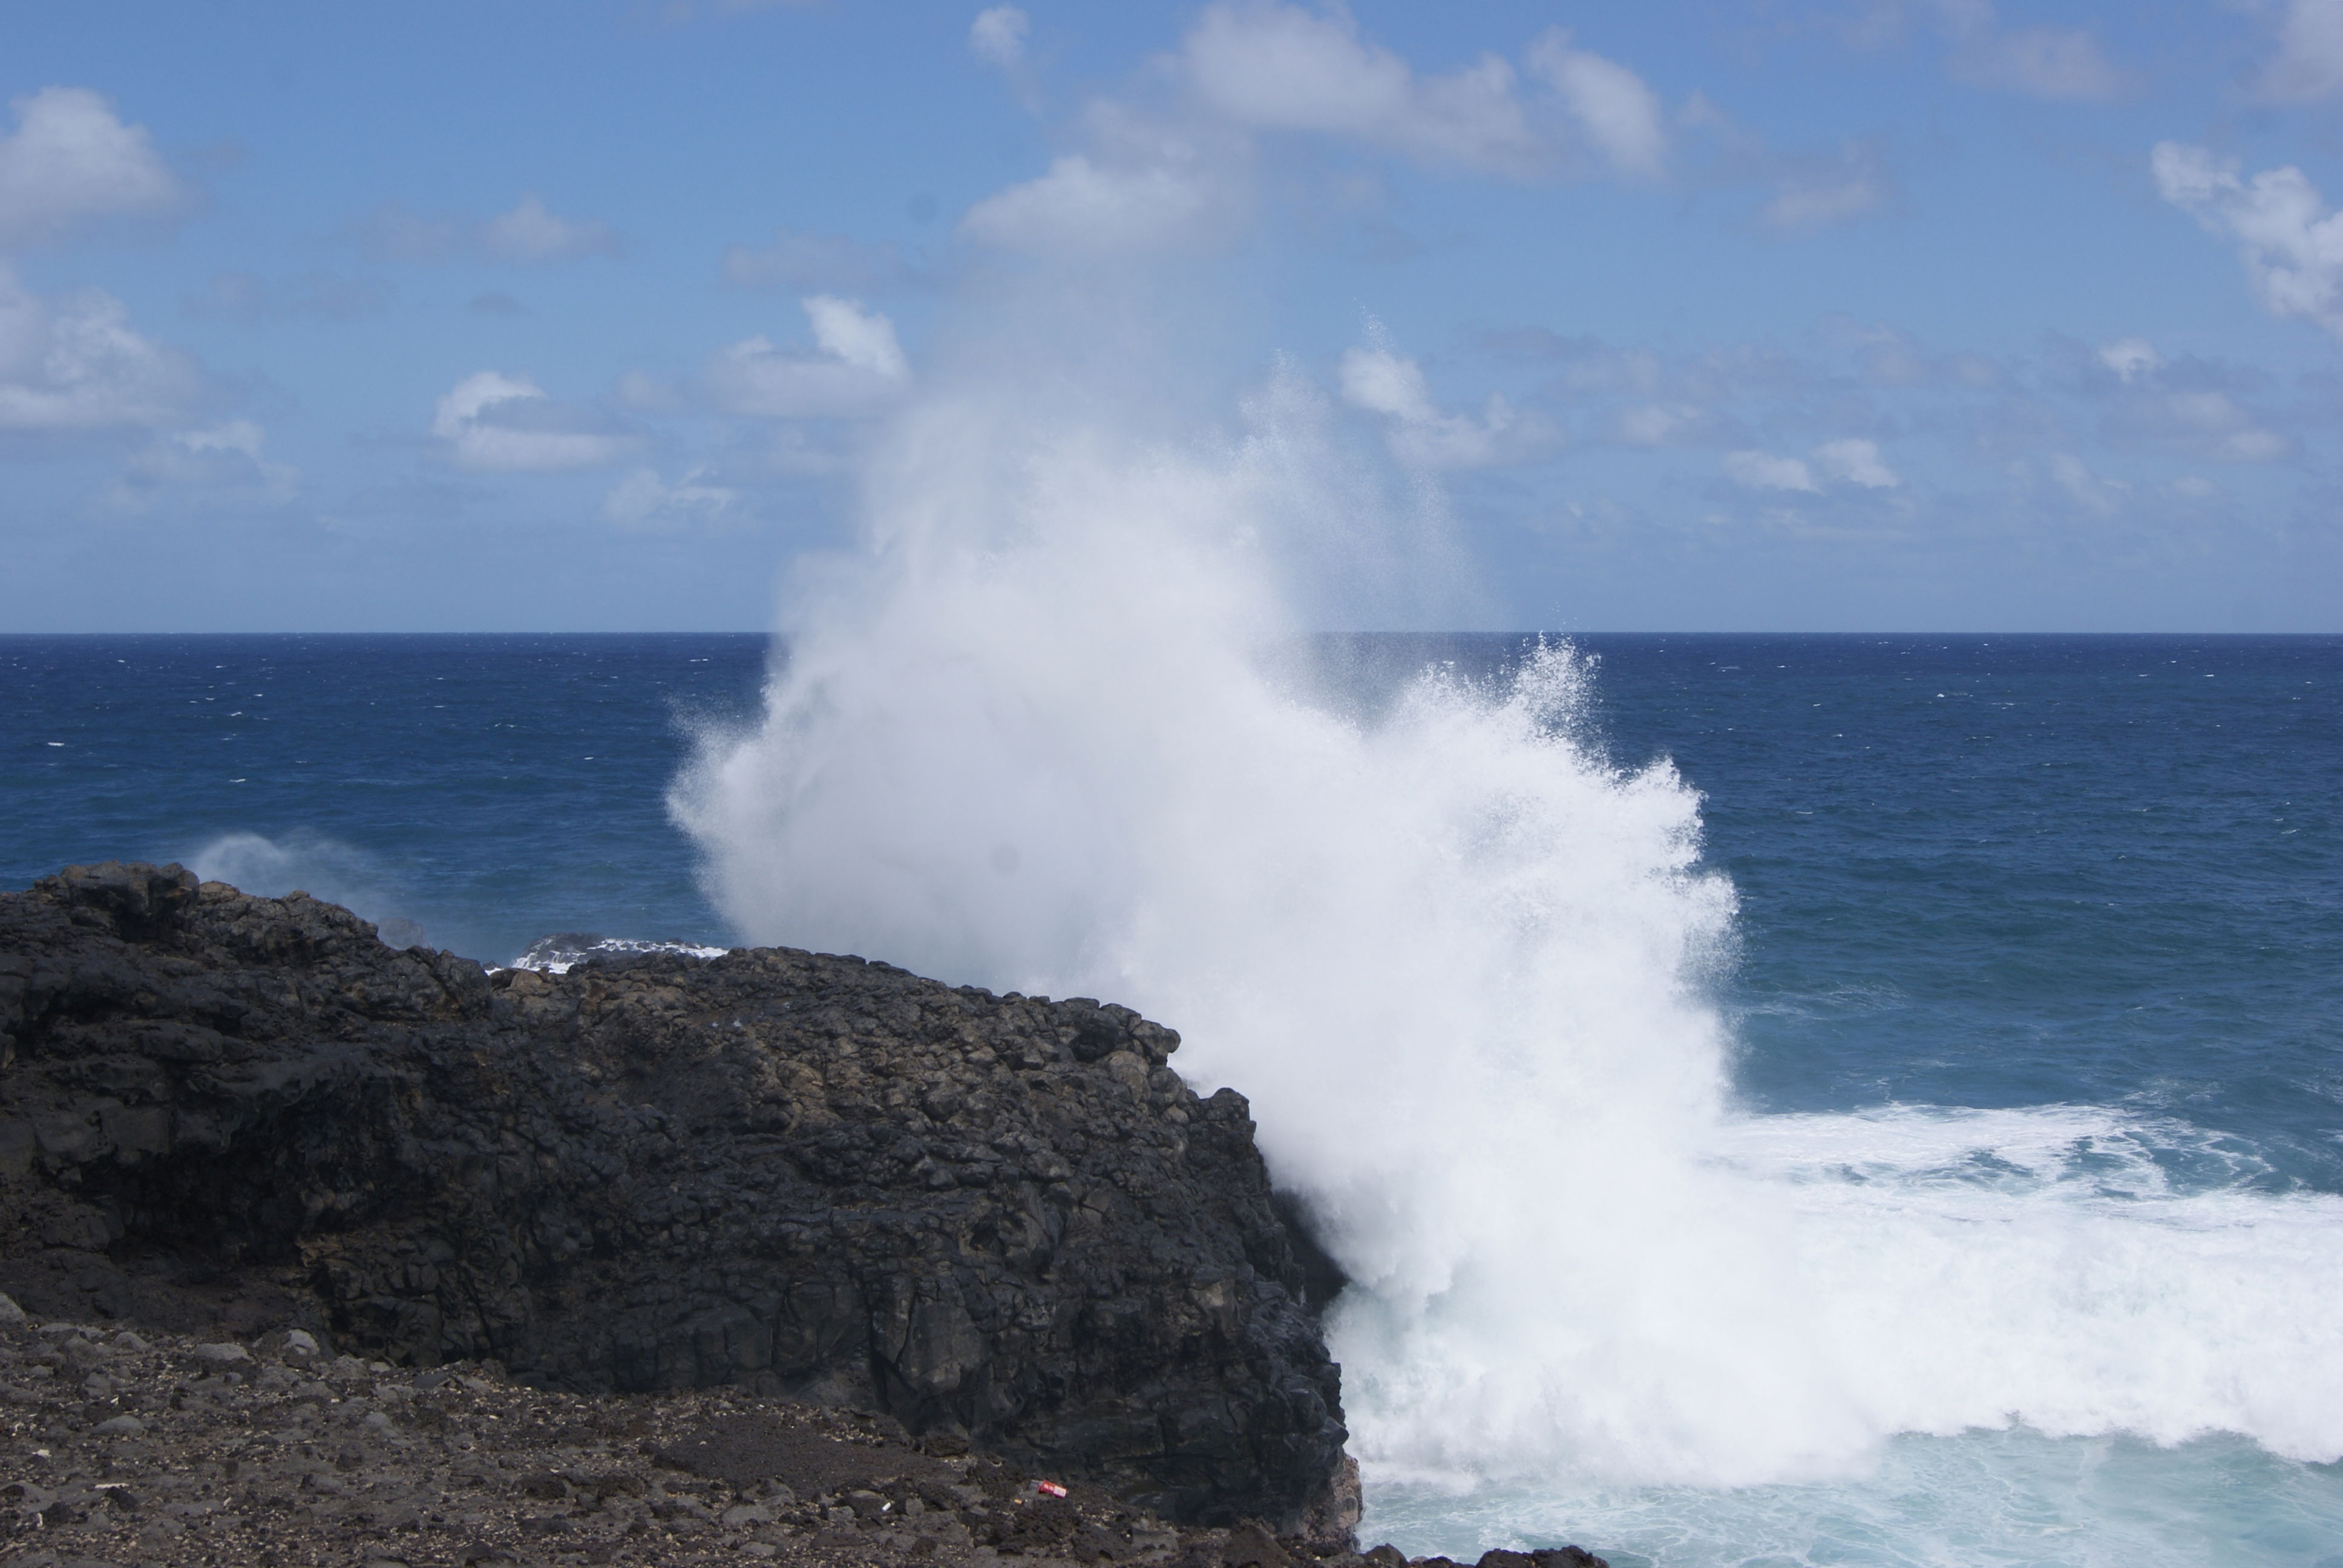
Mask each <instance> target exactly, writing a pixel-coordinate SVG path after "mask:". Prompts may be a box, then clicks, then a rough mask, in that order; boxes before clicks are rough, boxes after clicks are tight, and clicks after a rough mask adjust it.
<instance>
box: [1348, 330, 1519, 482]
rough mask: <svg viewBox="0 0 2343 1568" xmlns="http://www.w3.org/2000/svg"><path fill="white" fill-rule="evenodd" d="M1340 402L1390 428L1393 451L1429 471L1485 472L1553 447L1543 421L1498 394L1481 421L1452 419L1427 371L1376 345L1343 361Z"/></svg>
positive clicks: (1454, 416)
mask: <svg viewBox="0 0 2343 1568" xmlns="http://www.w3.org/2000/svg"><path fill="white" fill-rule="evenodd" d="M1340 380H1341V384H1342V400H1343V401H1344V402H1346V403H1348V404H1350V405H1351V406H1352V407H1354V408H1363V409H1365V410H1366V411H1367V412H1369V413H1371V414H1380V415H1382V416H1383V417H1385V418H1386V419H1388V420H1390V421H1391V423H1392V429H1391V443H1392V450H1393V452H1394V453H1395V454H1397V456H1398V457H1399V458H1400V459H1401V460H1402V461H1403V462H1405V463H1409V464H1413V465H1414V466H1416V467H1425V468H1481V467H1489V466H1491V465H1493V464H1497V463H1507V462H1517V461H1520V460H1522V459H1523V458H1525V457H1534V456H1537V455H1539V454H1540V453H1542V452H1543V451H1544V450H1545V449H1547V448H1548V447H1551V446H1552V445H1553V444H1554V442H1553V433H1552V432H1551V431H1550V430H1549V429H1548V428H1547V427H1545V426H1544V424H1543V423H1542V422H1540V421H1536V420H1532V419H1525V418H1523V417H1522V416H1521V415H1520V414H1518V413H1516V412H1515V411H1514V409H1513V406H1512V405H1511V404H1509V403H1507V402H1506V401H1505V399H1504V398H1503V397H1501V396H1499V395H1498V394H1496V393H1491V394H1490V395H1489V397H1488V401H1487V402H1486V403H1484V404H1483V406H1482V409H1481V414H1480V417H1477V418H1475V417H1473V416H1471V415H1466V414H1451V413H1448V412H1446V411H1445V410H1444V409H1443V408H1442V407H1440V406H1439V404H1437V403H1435V402H1434V401H1433V397H1432V387H1431V386H1430V384H1429V383H1428V382H1426V381H1425V379H1424V377H1423V367H1421V366H1419V365H1417V364H1416V362H1415V361H1414V360H1413V359H1408V358H1403V357H1401V356H1400V355H1397V354H1394V353H1393V352H1392V351H1391V349H1390V348H1388V347H1384V346H1383V345H1382V344H1381V343H1380V342H1378V343H1377V344H1376V345H1375V346H1374V347H1365V348H1353V349H1350V350H1349V351H1348V352H1346V353H1345V354H1344V355H1343V356H1342V369H1341V373H1340Z"/></svg>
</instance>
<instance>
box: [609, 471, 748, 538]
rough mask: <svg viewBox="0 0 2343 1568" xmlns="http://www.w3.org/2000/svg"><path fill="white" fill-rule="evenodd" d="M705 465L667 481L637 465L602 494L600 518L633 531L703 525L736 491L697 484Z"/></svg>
mask: <svg viewBox="0 0 2343 1568" xmlns="http://www.w3.org/2000/svg"><path fill="white" fill-rule="evenodd" d="M705 472H706V470H705V469H700V468H694V469H693V470H691V472H689V473H688V474H686V475H684V477H682V478H680V479H679V480H677V481H676V482H675V483H674V484H672V485H670V484H668V483H666V482H665V481H663V480H662V479H660V477H659V473H658V470H656V469H653V468H637V469H635V470H634V471H633V472H632V473H630V474H628V476H627V477H625V478H623V479H620V480H619V481H618V483H617V484H616V485H614V486H612V487H611V488H610V493H609V494H608V495H607V496H605V497H603V498H602V518H603V520H604V521H605V522H608V524H610V526H611V527H613V528H623V529H626V530H628V531H629V532H633V533H650V532H663V531H669V530H673V529H680V528H698V527H705V526H707V525H709V524H711V523H714V522H717V521H719V519H721V518H723V517H724V515H725V514H726V513H727V512H729V511H730V510H731V508H732V504H733V502H734V501H735V500H736V499H738V498H739V495H738V492H737V491H733V490H729V489H727V488H725V487H722V486H720V485H704V484H701V483H700V482H699V481H700V477H701V475H702V474H704V473H705Z"/></svg>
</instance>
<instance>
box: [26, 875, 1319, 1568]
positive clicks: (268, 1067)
mask: <svg viewBox="0 0 2343 1568" xmlns="http://www.w3.org/2000/svg"><path fill="white" fill-rule="evenodd" d="M1178 1043H1179V1037H1178V1036H1177V1035H1176V1034H1174V1033H1172V1031H1171V1030H1166V1029H1163V1028H1161V1027H1159V1026H1158V1025H1155V1024H1153V1023H1151V1022H1148V1021H1146V1020H1143V1019H1141V1018H1140V1017H1139V1016H1138V1015H1136V1014H1135V1013H1132V1012H1131V1011H1130V1010H1127V1009H1123V1008H1119V1007H1112V1006H1103V1007H1102V1006H1100V1005H1098V1004H1097V1003H1094V1002H1090V1001H1085V1000H1063V1001H1050V1000H1044V999H1038V998H1025V997H1019V996H1015V995H1013V994H1012V995H1009V996H994V995H992V994H990V993H989V992H986V991H982V990H969V989H953V988H950V987H947V986H944V985H940V984H938V983H936V982H934V981H930V980H921V979H919V978H917V977H915V976H913V975H910V974H908V973H906V972H904V971H902V970H897V969H892V968H890V967H888V966H886V965H883V964H877V963H865V962H863V961H861V960H857V959H850V958H836V957H828V956H821V955H816V954H811V953H806V952H799V951H794V950H781V949H760V950H739V951H735V952H732V953H730V954H728V955H726V956H724V957H721V958H717V959H712V960H697V959H689V958H682V957H676V956H658V957H647V958H640V959H633V960H621V961H618V962H598V963H593V964H588V965H586V966H583V967H581V968H579V969H578V970H574V971H572V972H571V973H568V974H566V975H543V974H537V973H532V972H528V971H514V970H508V971H501V972H496V973H488V972H484V971H483V970H481V969H480V967H479V966H478V965H477V964H475V963H472V962H471V961H469V960H464V959H460V958H457V957H455V956H453V955H451V954H447V953H441V952H432V951H427V950H423V949H419V948H417V949H409V950H405V951H397V950H392V949H390V948H388V947H386V946H385V945H383V944H382V943H381V942H380V941H378V940H377V939H376V934H375V931H374V929H373V928H372V927H370V926H368V925H367V924H366V923H365V922H363V921H361V920H358V919H357V917H356V916H354V915H351V914H350V913H349V912H348V911H347V910H342V909H339V908H337V907H336V906H333V905H330V904H327V903H323V902H320V901H318V900H313V899H310V898H307V896H305V895H301V894H294V895H291V896H289V897H287V898H285V899H281V900H275V899H259V898H251V897H247V896H246V895H244V894H242V893H239V892H237V891H236V890H234V889H232V888H229V887H226V886H224V885H222V884H218V883H205V884H201V885H198V884H197V882H196V879H195V878H194V877H193V876H192V875H191V874H189V873H187V872H186V871H183V870H181V869H178V868H177V867H164V868H159V869H158V868H155V867H148V866H126V865H116V864H112V863H109V864H106V865H104V866H96V867H85V868H70V869H67V870H66V871H65V873H63V874H62V875H60V876H58V877H54V878H49V879H45V880H43V881H42V882H40V883H38V884H36V885H35V887H34V888H33V889H32V890H29V891H27V892H24V893H10V894H0V1289H5V1290H6V1291H7V1292H10V1293H11V1294H13V1295H14V1296H15V1298H16V1299H17V1300H18V1301H20V1302H23V1303H24V1304H25V1307H26V1308H27V1309H29V1310H31V1311H33V1312H35V1314H36V1315H42V1316H48V1317H57V1318H65V1319H75V1320H79V1319H85V1318H88V1319H99V1318H103V1319H110V1320H114V1321H116V1322H134V1323H137V1322H145V1323H151V1324H153V1325H156V1327H158V1328H164V1329H172V1330H180V1331H187V1332H206V1330H207V1329H210V1328H216V1329H219V1330H221V1331H224V1332H225V1333H226V1335H227V1336H229V1337H233V1336H234V1335H236V1334H244V1335H250V1334H252V1333H256V1332H261V1331H264V1330H266V1329H269V1328H272V1327H283V1326H287V1325H293V1326H301V1325H306V1326H307V1327H309V1328H312V1329H314V1330H316V1331H318V1332H321V1333H323V1334H324V1335H326V1336H327V1342H329V1343H334V1344H337V1345H340V1346H342V1347H344V1348H347V1349H349V1350H352V1351H355V1352H357V1353H359V1354H361V1355H363V1356H365V1357H367V1358H368V1359H370V1360H379V1361H381V1362H384V1363H385V1364H386V1365H394V1364H395V1365H399V1366H404V1367H408V1368H415V1367H430V1366H434V1365H437V1364H438V1363H440V1362H458V1361H464V1362H495V1363H498V1365H500V1366H501V1367H502V1368H503V1369H504V1370H505V1372H507V1373H508V1374H509V1376H510V1377H511V1378H512V1379H514V1380H515V1381H516V1382H519V1383H523V1384H528V1385H533V1386H536V1387H539V1388H543V1389H546V1390H552V1391H563V1392H570V1393H574V1394H587V1395H591V1394H599V1393H606V1392H621V1393H624V1392H637V1393H648V1392H660V1391H680V1390H690V1389H709V1388H716V1387H729V1388H734V1389H739V1390H741V1391H744V1392H749V1393H759V1394H766V1395H788V1396H794V1397H800V1398H808V1399H811V1400H814V1401H817V1402H825V1403H829V1404H833V1405H843V1406H855V1407H860V1408H864V1409H869V1410H874V1411H880V1412H887V1413H888V1414H890V1415H891V1416H892V1417H894V1418H895V1419H898V1420H900V1422H903V1424H904V1426H905V1427H906V1429H907V1430H908V1431H909V1432H911V1433H913V1434H924V1435H926V1436H929V1437H931V1438H935V1439H938V1440H940V1441H943V1442H950V1440H952V1439H953V1438H954V1437H955V1436H964V1437H967V1438H969V1439H970V1440H972V1441H974V1442H976V1443H977V1444H979V1445H980V1446H981V1447H985V1448H989V1449H992V1450H997V1451H1000V1452H1004V1453H1006V1454H1009V1455H1011V1457H1013V1458H1015V1459H1017V1460H1018V1461H1019V1462H1023V1463H1026V1464H1029V1465H1031V1466H1032V1467H1034V1468H1037V1469H1041V1470H1044V1471H1047V1472H1049V1473H1057V1474H1064V1475H1067V1476H1069V1477H1077V1478H1081V1479H1085V1480H1088V1481H1091V1482H1094V1483H1099V1484H1101V1485H1102V1486H1104V1487H1105V1488H1107V1489H1109V1490H1110V1491H1111V1493H1114V1494H1115V1495H1117V1496H1120V1497H1121V1498H1124V1499H1127V1500H1129V1501H1131V1502H1133V1503H1139V1504H1141V1505H1142V1506H1145V1507H1147V1508H1150V1509H1151V1510H1153V1511H1155V1512H1156V1513H1161V1514H1162V1515H1163V1516H1165V1517H1167V1518H1171V1519H1175V1520H1180V1521H1185V1522H1192V1523H1232V1522H1234V1521H1237V1520H1239V1519H1241V1518H1244V1517H1259V1518H1261V1519H1262V1520H1264V1521H1266V1522H1268V1523H1271V1524H1272V1526H1273V1527H1274V1528H1275V1529H1277V1530H1280V1531H1291V1530H1292V1529H1294V1528H1296V1527H1298V1526H1301V1525H1302V1524H1304V1523H1309V1524H1311V1525H1312V1526H1314V1527H1315V1528H1317V1529H1318V1530H1319V1531H1320V1533H1322V1534H1325V1535H1330V1536H1340V1535H1342V1533H1345V1532H1346V1527H1347V1523H1348V1520H1347V1519H1346V1518H1344V1517H1343V1515H1342V1510H1343V1508H1344V1506H1345V1504H1344V1501H1343V1498H1342V1495H1341V1492H1342V1489H1341V1488H1340V1486H1339V1485H1336V1484H1334V1483H1336V1482H1337V1481H1338V1478H1339V1477H1340V1476H1341V1475H1342V1473H1343V1463H1344V1462H1343V1461H1342V1440H1343V1430H1342V1422H1341V1408H1340V1396H1339V1381H1338V1376H1337V1369H1336V1368H1335V1367H1334V1366H1333V1364H1332V1362H1330V1361H1329V1360H1328V1359H1327V1356H1326V1352H1325V1349H1324V1344H1323V1342H1322V1338H1321V1336H1320V1334H1319V1332H1318V1330H1317V1326H1316V1324H1315V1322H1314V1321H1313V1319H1312V1316H1311V1313H1310V1311H1309V1306H1310V1303H1309V1302H1308V1301H1307V1299H1306V1294H1307V1289H1308V1279H1309V1277H1308V1276H1307V1275H1305V1271H1304V1269H1303V1266H1302V1262H1301V1261H1300V1260H1299V1259H1298V1257H1297V1251H1296V1245H1297V1243H1296V1238H1294V1237H1293V1236H1292V1234H1291V1233H1290V1232H1289V1231H1288V1230H1287V1228H1286V1227H1285V1225H1284V1224H1283V1223H1282V1221H1281V1220H1280V1218H1279V1216H1278V1214H1277V1212H1276V1211H1275V1210H1274V1209H1273V1208H1272V1202H1271V1197H1270V1191H1269V1184H1268V1180H1267V1176H1266V1172H1265V1171H1264V1170H1263V1168H1262V1161H1261V1159H1260V1156H1259V1154H1258V1152H1257V1151H1256V1150H1255V1149H1254V1146H1253V1141H1252V1121H1251V1118H1250V1116H1249V1115H1248V1113H1247V1110H1246V1106H1245V1102H1244V1101H1243V1099H1242V1097H1241V1096H1239V1095H1237V1094H1236V1093H1234V1092H1233V1091H1227V1090H1223V1091H1221V1092H1220V1093H1218V1094H1215V1095H1213V1096H1212V1097H1210V1098H1209V1099H1206V1098H1200V1097H1198V1096H1197V1095H1196V1094H1194V1093H1193V1092H1192V1091H1190V1090H1189V1089H1188V1088H1187V1086H1186V1085H1185V1084H1184V1083H1182V1081H1181V1080H1180V1078H1179V1075H1178V1074H1177V1073H1175V1072H1174V1071H1172V1069H1171V1068H1170V1066H1169V1065H1168V1058H1169V1057H1170V1055H1171V1053H1172V1050H1174V1049H1175V1048H1176V1047H1177V1045H1178ZM1353 1496H1354V1493H1353ZM1348 1506H1349V1507H1351V1508H1352V1509H1353V1510H1354V1509H1355V1503H1354V1502H1353V1503H1349V1504H1348ZM1313 1510H1314V1513H1313ZM1351 1517H1353V1518H1354V1517H1355V1513H1354V1512H1353V1513H1352V1514H1351Z"/></svg>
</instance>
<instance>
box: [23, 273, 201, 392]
mask: <svg viewBox="0 0 2343 1568" xmlns="http://www.w3.org/2000/svg"><path fill="white" fill-rule="evenodd" d="M203 393H204V377H203V375H202V372H200V371H199V370H197V369H196V365H195V362H194V361H193V360H191V359H189V358H188V357H186V355H184V354H181V353H179V352H178V351H177V350H176V349H172V348H167V347H164V346H162V345H160V344H157V343H155V342H153V341H151V340H150V339H148V338H146V337H141V336H139V334H138V333H136V332H135V331H133V330H132V329H131V327H130V312H129V311H128V310H127V309H126V307H124V306H123V304H122V302H121V301H120V300H118V299H116V298H115V297H113V296H112V295H109V294H106V293H103V292H101V291H99V290H97V289H94V288H93V289H85V290H82V291H80V292H77V293H74V294H68V295H64V296H61V297H56V298H54V299H48V298H43V297H40V296H38V295H35V294H33V293H32V292H30V291H29V290H27V289H26V288H25V286H23V285H22V284H21V283H19V282H18V281H17V278H16V275H15V271H14V270H12V269H11V268H10V267H9V266H7V265H6V263H5V262H0V430H18V431H58V432H62V431H76V430H102V429H109V428H113V429H119V428H125V427H130V428H136V427H149V428H153V427H171V426H176V425H183V424H185V423H186V420H187V418H188V417H189V416H190V414H191V413H192V411H193V410H194V408H195V407H196V404H197V403H198V402H199V401H200V400H201V399H202V397H203Z"/></svg>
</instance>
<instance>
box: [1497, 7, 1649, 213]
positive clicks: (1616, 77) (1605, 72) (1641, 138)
mask: <svg viewBox="0 0 2343 1568" xmlns="http://www.w3.org/2000/svg"><path fill="white" fill-rule="evenodd" d="M1569 40H1570V35H1568V34H1567V33H1564V32H1562V31H1561V30H1560V29H1556V30H1555V31H1554V32H1551V33H1548V34H1547V35H1545V36H1544V38H1542V39H1540V40H1539V41H1538V42H1537V44H1536V45H1534V46H1533V47H1532V48H1531V50H1530V66H1531V68H1532V69H1533V70H1534V71H1536V72H1537V73H1538V74H1539V75H1542V76H1544V78H1545V79H1546V80H1547V81H1548V82H1549V83H1551V84H1552V85H1553V86H1554V91H1555V92H1556V93H1557V94H1559V95H1561V97H1562V101H1563V103H1564V106H1567V107H1568V108H1569V110H1570V112H1571V114H1572V115H1573V116H1575V117H1576V118H1577V120H1578V123H1579V126H1580V127H1581V128H1582V129H1584V131H1585V133H1586V136H1587V138H1588V139H1589V140H1590V141H1592V142H1593V143H1594V145H1595V146H1598V147H1600V148H1601V149H1602V150H1603V152H1604V156H1607V157H1608V158H1609V159H1610V161H1611V166H1612V167H1614V168H1615V169H1617V170H1618V171H1619V172H1620V173H1622V174H1630V175H1641V176H1644V177H1646V178H1657V177H1658V176H1660V175H1662V174H1664V173H1665V172H1666V169H1667V159H1668V133H1667V128H1666V126H1665V125H1664V121H1663V118H1662V113H1661V109H1660V99H1659V95H1658V94H1656V93H1654V92H1653V91H1652V89H1651V88H1650V87H1649V86H1646V85H1644V78H1643V77H1641V76H1639V75H1635V73H1634V72H1633V71H1631V70H1629V69H1628V68H1627V67H1626V66H1624V65H1620V64H1619V63H1618V62H1617V61H1615V60H1606V59H1604V57H1603V56H1602V55H1590V54H1588V53H1587V52H1586V51H1584V49H1574V48H1571V47H1570V45H1569Z"/></svg>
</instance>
